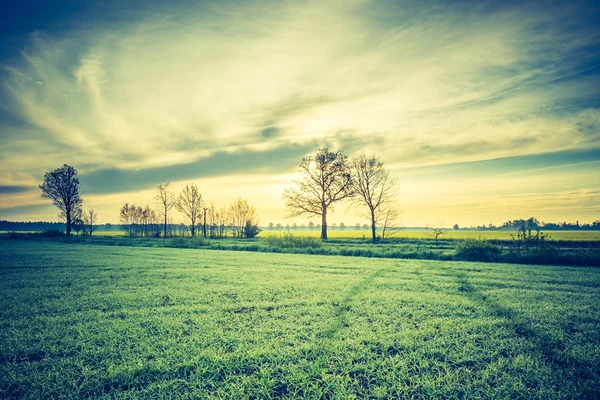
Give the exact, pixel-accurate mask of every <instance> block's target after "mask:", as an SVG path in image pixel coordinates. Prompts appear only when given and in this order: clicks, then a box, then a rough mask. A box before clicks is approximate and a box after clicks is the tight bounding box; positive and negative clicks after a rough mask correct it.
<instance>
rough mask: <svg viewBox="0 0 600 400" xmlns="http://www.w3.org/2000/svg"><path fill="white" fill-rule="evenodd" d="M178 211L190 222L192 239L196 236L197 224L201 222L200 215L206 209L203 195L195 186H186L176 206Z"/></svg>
mask: <svg viewBox="0 0 600 400" xmlns="http://www.w3.org/2000/svg"><path fill="white" fill-rule="evenodd" d="M175 206H176V207H177V210H178V211H179V212H181V213H183V214H184V215H185V216H186V217H187V218H188V219H189V220H190V225H191V226H190V229H191V233H192V237H194V236H196V224H197V223H198V222H199V221H200V215H201V213H202V209H203V208H204V201H203V200H202V194H200V191H199V190H198V186H196V185H195V184H193V183H192V184H191V185H189V186H188V185H185V187H184V188H183V190H182V191H181V193H180V194H179V197H178V198H177V203H176V204H175Z"/></svg>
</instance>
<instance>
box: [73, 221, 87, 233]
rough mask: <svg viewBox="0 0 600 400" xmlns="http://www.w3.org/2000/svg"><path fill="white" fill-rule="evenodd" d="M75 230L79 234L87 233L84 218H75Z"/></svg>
mask: <svg viewBox="0 0 600 400" xmlns="http://www.w3.org/2000/svg"><path fill="white" fill-rule="evenodd" d="M73 232H75V233H76V234H77V235H79V234H80V233H81V232H83V234H84V235H85V225H84V223H83V220H82V219H81V218H79V217H77V218H75V219H74V220H73Z"/></svg>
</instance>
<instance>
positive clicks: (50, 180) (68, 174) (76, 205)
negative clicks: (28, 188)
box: [39, 164, 83, 235]
mask: <svg viewBox="0 0 600 400" xmlns="http://www.w3.org/2000/svg"><path fill="white" fill-rule="evenodd" d="M39 187H40V189H42V197H44V198H48V199H50V200H52V203H54V205H55V206H56V207H58V209H59V210H60V214H59V216H60V217H61V218H62V219H64V220H65V222H66V224H67V235H70V234H71V227H72V224H73V222H74V221H75V216H76V215H81V205H82V204H83V199H82V198H81V193H79V177H78V176H77V170H76V169H75V168H73V167H71V166H69V165H67V164H64V165H63V166H62V167H61V168H58V169H55V170H54V171H52V172H46V173H45V174H44V182H43V183H42V184H41V185H40V186H39Z"/></svg>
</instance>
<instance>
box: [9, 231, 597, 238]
mask: <svg viewBox="0 0 600 400" xmlns="http://www.w3.org/2000/svg"><path fill="white" fill-rule="evenodd" d="M262 229H263V231H262V232H261V233H260V234H259V237H266V236H269V235H278V234H281V233H284V232H287V230H270V229H268V228H262ZM542 231H543V232H544V234H547V235H548V236H549V237H550V239H552V240H565V241H600V231H544V230H542ZM290 232H291V233H292V234H294V235H296V236H309V237H315V238H318V237H319V236H320V234H321V232H320V231H318V230H312V231H309V230H291V231H290ZM6 233H7V232H6V231H0V234H6ZM327 234H328V236H329V238H331V239H362V238H366V239H369V238H370V237H371V231H369V230H357V229H350V228H348V229H346V230H339V229H330V230H329V231H328V233H327ZM514 234H515V232H514V231H512V230H489V231H475V230H474V231H470V230H458V231H455V230H451V229H449V230H447V231H445V232H444V233H443V234H442V235H441V236H440V238H441V239H476V238H485V239H488V240H511V239H512V237H511V235H514ZM94 235H96V236H116V237H119V236H125V234H124V233H123V231H120V230H111V231H106V230H98V231H96V232H95V233H94ZM391 237H392V238H397V239H428V238H431V234H430V232H428V231H426V230H410V229H403V230H400V231H398V232H395V233H394V234H393V235H392V236H391Z"/></svg>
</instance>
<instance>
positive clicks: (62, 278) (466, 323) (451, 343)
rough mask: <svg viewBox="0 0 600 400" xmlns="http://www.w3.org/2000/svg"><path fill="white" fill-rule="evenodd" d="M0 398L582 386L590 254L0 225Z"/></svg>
mask: <svg viewBox="0 0 600 400" xmlns="http://www.w3.org/2000/svg"><path fill="white" fill-rule="evenodd" d="M0 254H1V256H0V275H1V278H0V293H1V297H0V398H31V399H38V398H87V397H93V398H148V399H156V398H231V399H243V398H298V397H301V398H311V399H313V398H338V399H352V398H386V399H387V398H505V399H518V398H521V399H531V398H545V399H564V398H590V399H591V398H597V395H598V393H599V389H600V342H599V341H598V340H597V338H598V336H599V334H600V305H599V303H598V299H599V298H600V268H584V267H577V268H572V267H549V266H524V265H512V264H491V263H488V264H482V263H468V262H444V261H419V260H397V259H371V258H359V257H337V256H314V255H297V254H274V253H268V254H267V253H256V252H239V251H238V252H229V251H214V250H198V249H173V248H148V247H125V246H123V247H120V246H104V245H99V244H97V245H89V244H74V243H59V242H53V241H31V240H8V239H2V240H0Z"/></svg>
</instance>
